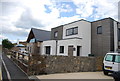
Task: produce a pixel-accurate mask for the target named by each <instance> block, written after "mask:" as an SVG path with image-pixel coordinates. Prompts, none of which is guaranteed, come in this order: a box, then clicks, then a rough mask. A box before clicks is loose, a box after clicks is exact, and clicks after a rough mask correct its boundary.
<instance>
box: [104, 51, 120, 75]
mask: <svg viewBox="0 0 120 81" xmlns="http://www.w3.org/2000/svg"><path fill="white" fill-rule="evenodd" d="M115 71H120V53H107V54H106V55H105V57H104V61H103V72H104V74H105V75H108V73H112V72H115Z"/></svg>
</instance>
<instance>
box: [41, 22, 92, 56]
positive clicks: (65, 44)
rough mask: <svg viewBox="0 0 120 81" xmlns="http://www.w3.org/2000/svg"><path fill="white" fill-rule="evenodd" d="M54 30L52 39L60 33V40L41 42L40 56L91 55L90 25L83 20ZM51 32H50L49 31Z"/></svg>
mask: <svg viewBox="0 0 120 81" xmlns="http://www.w3.org/2000/svg"><path fill="white" fill-rule="evenodd" d="M61 28H62V30H60V28H58V27H57V28H56V29H55V33H54V37H55V38H57V37H58V34H59V32H62V34H61V35H62V38H61V39H52V40H47V41H43V43H42V45H41V47H40V48H41V54H42V55H63V56H88V54H91V23H90V22H88V21H85V20H79V21H75V22H72V23H69V24H65V25H63V26H61ZM51 32H52V31H51Z"/></svg>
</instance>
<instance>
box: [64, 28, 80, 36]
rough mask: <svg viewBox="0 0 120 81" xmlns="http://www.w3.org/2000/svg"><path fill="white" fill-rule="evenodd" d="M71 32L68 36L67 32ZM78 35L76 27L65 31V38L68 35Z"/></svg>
mask: <svg viewBox="0 0 120 81" xmlns="http://www.w3.org/2000/svg"><path fill="white" fill-rule="evenodd" d="M75 29H77V33H75ZM70 30H71V33H70V34H69V33H68V31H70ZM76 34H78V26H77V27H73V28H69V29H66V36H70V35H76Z"/></svg>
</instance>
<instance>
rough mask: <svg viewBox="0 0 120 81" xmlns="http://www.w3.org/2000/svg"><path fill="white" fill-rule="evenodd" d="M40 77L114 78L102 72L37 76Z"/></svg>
mask: <svg viewBox="0 0 120 81" xmlns="http://www.w3.org/2000/svg"><path fill="white" fill-rule="evenodd" d="M36 77H37V78H39V79H112V80H113V77H111V76H105V75H104V74H103V73H102V72H79V73H63V74H50V75H40V76H36Z"/></svg>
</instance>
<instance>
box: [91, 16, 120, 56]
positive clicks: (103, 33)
mask: <svg viewBox="0 0 120 81" xmlns="http://www.w3.org/2000/svg"><path fill="white" fill-rule="evenodd" d="M91 30H92V34H91V36H92V38H91V40H92V42H91V46H92V47H91V53H92V54H94V55H95V56H104V55H105V54H106V53H107V52H111V51H114V52H116V51H117V50H118V49H120V22H117V21H115V20H114V19H112V18H105V19H101V20H98V21H94V22H91Z"/></svg>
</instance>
